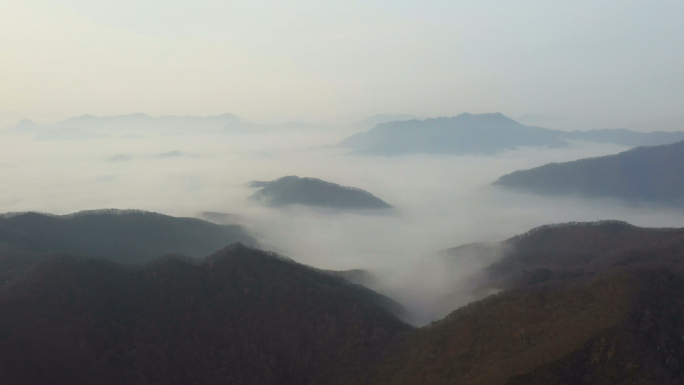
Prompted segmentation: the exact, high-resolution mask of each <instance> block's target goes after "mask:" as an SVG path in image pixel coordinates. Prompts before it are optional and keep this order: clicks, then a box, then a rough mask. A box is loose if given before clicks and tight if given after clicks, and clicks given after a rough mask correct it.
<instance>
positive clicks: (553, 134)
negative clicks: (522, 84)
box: [338, 113, 684, 156]
mask: <svg viewBox="0 0 684 385" xmlns="http://www.w3.org/2000/svg"><path fill="white" fill-rule="evenodd" d="M568 140H583V141H591V142H599V143H612V144H619V145H624V146H641V145H656V144H667V143H673V142H676V141H680V140H684V132H681V131H678V132H662V131H658V132H650V133H643V132H634V131H629V130H626V129H603V130H591V131H572V132H568V131H561V130H552V129H548V128H542V127H534V126H526V125H523V124H520V123H518V122H516V121H515V120H513V119H510V118H508V117H506V116H504V115H502V114H500V113H491V114H478V115H474V114H467V113H464V114H460V115H458V116H455V117H451V118H435V119H424V120H407V121H399V122H389V123H382V124H378V125H377V126H376V127H375V128H373V129H371V130H369V131H366V132H361V133H358V134H354V135H352V136H350V137H348V138H347V139H345V140H343V141H342V142H340V143H339V144H338V146H339V147H343V148H350V149H352V150H353V152H352V153H353V154H358V155H385V156H395V155H406V154H416V153H423V154H455V155H467V154H483V155H491V154H494V153H496V152H499V151H503V150H509V149H514V148H516V147H548V148H557V147H565V146H567V145H568Z"/></svg>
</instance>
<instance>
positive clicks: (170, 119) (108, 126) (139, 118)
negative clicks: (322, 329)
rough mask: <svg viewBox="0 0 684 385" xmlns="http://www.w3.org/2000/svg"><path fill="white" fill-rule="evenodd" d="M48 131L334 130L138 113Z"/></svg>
mask: <svg viewBox="0 0 684 385" xmlns="http://www.w3.org/2000/svg"><path fill="white" fill-rule="evenodd" d="M45 128H46V131H51V130H64V129H69V130H83V131H89V132H92V133H96V134H107V135H113V136H117V137H139V136H155V135H219V134H238V135H244V134H263V133H269V132H283V131H285V132H288V131H294V130H320V129H330V128H332V127H331V126H326V125H323V124H306V123H282V124H260V123H251V122H247V121H244V120H242V119H240V118H238V117H237V116H235V115H233V114H222V115H216V116H190V115H188V116H174V115H162V116H158V117H152V116H149V115H147V114H143V113H135V114H129V115H114V116H93V115H82V116H77V117H73V118H70V119H66V120H63V121H60V122H57V123H54V124H51V125H49V126H46V127H45Z"/></svg>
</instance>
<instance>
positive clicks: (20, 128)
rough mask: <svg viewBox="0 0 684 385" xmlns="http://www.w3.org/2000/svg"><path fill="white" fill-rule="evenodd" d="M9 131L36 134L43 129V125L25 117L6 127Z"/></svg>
mask: <svg viewBox="0 0 684 385" xmlns="http://www.w3.org/2000/svg"><path fill="white" fill-rule="evenodd" d="M5 130H6V131H7V132H13V133H19V134H27V133H31V134H35V133H36V132H38V131H40V130H41V127H40V126H39V125H38V124H36V123H35V122H33V121H32V120H29V119H23V120H21V121H20V122H19V123H17V124H13V125H11V126H7V127H5Z"/></svg>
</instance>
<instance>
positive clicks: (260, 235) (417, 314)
mask: <svg viewBox="0 0 684 385" xmlns="http://www.w3.org/2000/svg"><path fill="white" fill-rule="evenodd" d="M0 135H1V136H0V140H1V141H2V148H3V151H2V152H0V179H1V180H2V181H3V183H2V184H0V189H2V190H0V212H10V211H29V210H31V211H42V212H49V213H56V214H66V213H71V212H75V211H80V210H86V209H99V208H121V209H126V208H133V209H143V210H149V211H156V212H160V213H164V214H169V215H174V216H197V215H198V214H199V213H201V212H205V211H214V212H225V213H231V214H237V215H238V218H239V220H240V223H241V224H243V225H244V226H246V227H247V228H248V229H250V230H251V231H252V233H253V234H254V235H255V237H257V239H258V240H259V241H260V243H261V245H262V247H263V248H265V249H269V250H273V251H276V252H278V253H281V254H284V255H287V256H289V257H291V258H292V259H294V260H296V261H298V262H301V263H305V264H308V265H312V266H314V267H318V268H323V269H337V270H342V269H353V268H365V269H370V270H372V271H373V272H375V273H376V274H377V275H378V276H380V277H381V278H382V279H383V280H382V282H381V283H380V284H378V285H377V287H376V289H377V290H379V291H381V292H383V293H385V294H387V295H390V296H391V297H393V298H394V299H396V300H398V301H400V302H402V303H403V304H404V305H406V306H407V307H408V308H409V310H411V311H413V316H412V318H411V319H412V321H413V322H415V323H417V324H422V323H425V322H427V321H430V320H433V319H436V318H438V317H441V316H443V315H444V314H446V313H447V312H448V311H449V310H452V309H451V308H447V309H445V308H439V307H438V306H437V305H435V301H436V300H435V299H434V298H435V295H436V294H435V293H438V292H440V288H441V287H443V285H444V284H445V281H449V282H450V283H453V281H458V278H459V277H463V276H467V275H468V274H470V273H472V272H473V271H474V269H477V268H480V267H481V266H480V264H479V263H477V262H473V261H470V262H467V263H464V265H463V266H461V269H460V270H459V271H457V272H454V271H449V272H444V271H443V269H431V268H425V267H424V265H423V267H421V268H420V269H418V270H416V266H417V265H418V264H419V262H420V261H424V260H426V259H427V260H430V258H434V256H433V254H434V253H435V252H437V251H440V250H443V249H446V248H450V247H455V246H458V245H461V244H464V243H470V242H482V241H484V242H490V241H499V240H503V239H506V238H508V237H510V236H512V235H515V234H519V233H522V232H525V231H527V230H529V229H530V228H532V227H535V226H538V225H542V224H546V223H557V222H566V221H593V220H600V219H620V220H625V221H628V222H630V223H632V224H636V225H642V226H676V227H681V226H684V216H682V215H681V212H678V211H673V210H671V209H658V208H648V207H628V206H624V205H621V204H620V203H618V202H610V201H586V200H581V199H578V198H562V199H561V198H554V199H552V198H540V197H536V196H529V195H523V194H515V193H510V192H506V191H503V190H500V189H498V188H494V187H492V186H490V183H491V182H493V181H494V180H496V179H497V178H498V177H499V176H501V175H503V174H506V173H509V172H512V171H515V170H518V169H525V168H531V167H535V166H539V165H542V164H545V163H548V162H559V161H568V160H575V159H579V158H583V157H589V156H600V155H606V154H614V153H617V152H620V151H622V150H624V149H625V148H623V147H619V146H614V145H597V144H589V143H574V144H573V146H571V147H569V148H564V149H551V150H547V149H542V150H538V149H518V150H514V151H509V152H504V153H501V154H498V155H496V156H450V155H413V156H402V157H359V156H350V155H345V153H346V151H345V150H342V149H338V148H335V147H332V146H330V145H332V144H334V143H336V142H338V141H339V140H340V139H342V138H343V137H344V136H345V135H346V133H342V132H337V131H334V130H329V131H322V132H312V131H306V132H304V131H302V132H298V131H291V132H288V133H270V134H261V135H253V136H245V135H241V136H229V135H222V136H190V135H188V136H171V137H146V138H100V139H89V140H78V141H68V140H64V141H36V140H32V138H31V137H27V136H17V135H11V134H0ZM285 175H299V176H308V177H317V178H321V179H323V180H326V181H330V182H335V183H339V184H342V185H347V186H354V187H359V188H362V189H365V190H367V191H369V192H371V193H373V194H374V195H376V196H377V197H379V198H381V199H383V200H385V201H386V202H388V203H390V204H391V205H393V206H394V207H395V209H394V210H392V211H391V212H389V213H374V212H369V213H361V212H338V211H333V210H326V209H311V208H306V207H299V206H298V207H288V208H285V209H273V208H268V207H262V206H259V205H258V204H256V203H254V202H251V201H248V200H247V197H249V196H250V195H251V194H252V193H253V192H254V190H252V189H250V188H248V187H246V186H245V184H246V183H248V182H250V181H252V180H272V179H276V178H279V177H281V176H285ZM418 271H420V272H422V273H420V274H419V273H417V272H418ZM464 301H465V300H464Z"/></svg>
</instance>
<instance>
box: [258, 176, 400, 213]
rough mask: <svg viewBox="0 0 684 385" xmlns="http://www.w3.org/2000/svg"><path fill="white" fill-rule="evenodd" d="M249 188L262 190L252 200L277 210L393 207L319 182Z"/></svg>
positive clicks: (290, 180)
mask: <svg viewBox="0 0 684 385" xmlns="http://www.w3.org/2000/svg"><path fill="white" fill-rule="evenodd" d="M249 186H250V187H254V188H260V190H259V191H257V192H256V193H255V194H254V195H252V197H251V199H252V200H255V201H260V202H264V203H266V204H268V205H271V206H275V207H278V206H286V205H293V204H300V205H306V206H317V207H330V208H336V209H389V208H391V207H392V206H390V205H389V204H388V203H386V202H385V201H383V200H381V199H380V198H377V197H376V196H374V195H373V194H371V193H369V192H367V191H364V190H361V189H358V188H354V187H345V186H340V185H338V184H335V183H330V182H326V181H323V180H320V179H316V178H300V177H298V176H285V177H282V178H279V179H276V180H274V181H271V182H259V181H255V182H252V183H250V184H249Z"/></svg>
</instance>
